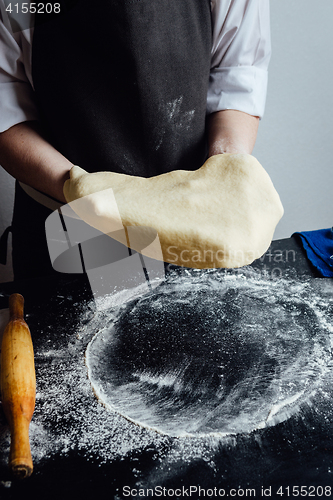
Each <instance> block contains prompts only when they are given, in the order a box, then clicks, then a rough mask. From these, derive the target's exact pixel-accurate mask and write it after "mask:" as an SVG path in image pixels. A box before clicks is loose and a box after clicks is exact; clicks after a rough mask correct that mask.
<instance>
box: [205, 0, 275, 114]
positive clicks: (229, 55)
mask: <svg viewBox="0 0 333 500" xmlns="http://www.w3.org/2000/svg"><path fill="white" fill-rule="evenodd" d="M211 6H212V22H213V46H212V60H211V72H210V81H209V89H208V96H207V113H214V112H215V111H220V110H224V109H235V110H238V111H244V112H245V113H248V114H250V115H253V116H259V117H260V118H261V117H262V116H263V114H264V109H265V102H266V93H267V75H268V72H267V69H268V64H269V60H270V55H271V38H270V19H269V0H229V1H223V0H212V2H211Z"/></svg>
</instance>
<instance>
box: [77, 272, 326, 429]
mask: <svg viewBox="0 0 333 500" xmlns="http://www.w3.org/2000/svg"><path fill="white" fill-rule="evenodd" d="M330 357H331V356H330V348H329V346H328V335H327V332H326V331H325V329H324V328H323V327H322V326H321V325H320V321H319V320H318V314H317V311H316V308H315V305H313V304H311V303H308V302H307V301H304V299H302V298H300V296H298V295H297V294H295V290H293V289H292V287H290V288H288V286H286V284H285V282H284V281H281V282H278V281H277V282H275V283H273V282H272V281H267V282H265V281H264V280H261V281H258V280H254V279H242V278H241V277H239V276H238V277H237V276H227V277H224V278H223V279H221V278H214V275H209V274H208V275H206V276H204V277H200V278H198V279H192V278H191V279H189V280H181V279H180V280H179V281H175V282H174V283H166V284H163V285H161V286H160V287H158V288H156V289H155V290H154V291H153V292H151V293H149V294H147V295H145V296H143V297H141V298H136V299H134V300H132V301H130V302H129V303H127V304H125V305H123V306H122V307H121V308H120V310H119V311H118V313H117V314H116V315H115V316H114V315H113V316H112V318H111V319H110V320H109V321H107V324H106V325H105V328H103V330H101V331H99V332H98V333H97V334H96V335H95V336H94V337H93V339H92V340H91V342H90V344H89V345H88V348H87V351H86V363H87V366H88V375H89V378H90V381H91V384H92V387H93V390H94V392H95V394H96V396H97V397H98V398H99V400H100V401H101V402H102V403H103V404H104V405H105V406H106V407H108V408H109V409H112V410H115V411H117V412H119V413H120V414H121V415H123V416H124V417H126V418H127V419H129V420H131V421H133V422H135V423H137V424H140V425H142V426H144V427H148V428H151V429H155V430H156V431H159V432H161V433H165V434H169V435H172V436H184V435H185V436H186V435H197V436H198V435H226V434H234V433H240V432H251V431H252V430H254V429H258V428H262V427H265V426H268V425H274V424H276V423H278V422H281V421H283V420H285V419H286V418H288V417H289V416H290V415H291V414H293V413H294V412H295V411H296V410H297V409H298V408H299V406H300V405H301V404H302V403H304V401H306V400H307V399H308V398H309V397H310V396H311V394H313V393H314V392H315V391H316V388H317V387H318V384H320V380H321V378H322V376H323V373H324V372H325V366H326V364H325V363H326V362H325V360H327V362H328V360H329V359H330Z"/></svg>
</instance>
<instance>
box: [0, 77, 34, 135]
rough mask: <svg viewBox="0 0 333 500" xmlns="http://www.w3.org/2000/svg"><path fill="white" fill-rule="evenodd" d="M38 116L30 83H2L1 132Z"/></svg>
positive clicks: (0, 101) (0, 85)
mask: <svg viewBox="0 0 333 500" xmlns="http://www.w3.org/2000/svg"><path fill="white" fill-rule="evenodd" d="M38 118H39V115H38V111H37V108H36V106H35V104H34V95H33V90H32V88H31V86H30V84H29V83H25V82H8V83H1V84H0V133H1V132H4V131H5V130H8V129H9V128H10V127H12V126H13V125H17V124H18V123H22V122H26V121H29V120H38Z"/></svg>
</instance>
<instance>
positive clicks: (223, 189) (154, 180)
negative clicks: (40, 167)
mask: <svg viewBox="0 0 333 500" xmlns="http://www.w3.org/2000/svg"><path fill="white" fill-rule="evenodd" d="M110 188H112V191H113V195H114V197H112V196H110V195H109V194H108V193H107V192H105V190H107V189H110ZM103 191H104V193H103ZM64 195H65V198H66V200H67V202H68V203H71V202H73V201H74V200H77V199H78V198H83V197H85V200H86V201H87V204H86V207H85V209H80V208H77V207H78V205H75V203H74V204H72V206H73V209H74V210H75V211H76V212H77V213H78V215H79V216H80V217H81V218H82V219H83V220H85V221H86V222H87V223H88V224H90V225H92V226H93V227H96V228H97V229H99V230H100V231H102V232H104V233H107V234H110V236H112V237H114V238H115V239H117V240H118V241H121V242H123V243H125V244H126V243H127V244H128V246H131V247H132V248H133V249H134V250H138V251H141V252H142V253H143V254H144V255H148V256H149V257H152V258H159V257H158V255H157V254H156V252H154V250H153V248H154V245H150V246H149V245H148V240H149V241H150V242H151V241H152V239H153V235H156V232H157V234H158V237H159V241H160V244H161V249H162V254H163V256H162V258H163V260H164V261H165V262H169V263H171V264H176V265H182V266H185V267H192V268H198V269H204V268H214V267H225V268H234V267H241V266H244V265H247V264H250V263H251V262H252V261H253V260H255V259H256V258H259V257H260V256H261V255H263V254H264V253H265V251H266V250H267V249H268V247H269V245H270V243H271V241H272V238H273V233H274V230H275V227H276V225H277V223H278V221H279V220H280V218H281V217H282V215H283V207H282V204H281V201H280V198H279V195H278V193H277V192H276V190H275V188H274V186H273V183H272V181H271V179H270V177H269V175H268V174H267V172H266V171H265V170H264V168H263V167H262V166H261V165H260V163H259V162H258V161H257V160H256V159H255V158H254V157H253V156H251V155H246V154H223V155H216V156H212V157H210V158H209V159H208V160H207V161H206V163H205V164H204V165H203V166H202V167H201V168H199V169H198V170H195V171H193V172H192V171H185V170H176V171H173V172H169V173H166V174H162V175H158V176H156V177H151V178H143V177H135V176H130V175H125V174H118V173H114V172H97V173H92V174H89V173H87V172H86V171H84V170H83V169H81V168H80V167H77V166H74V167H73V168H72V169H71V172H70V179H69V180H67V181H66V182H65V185H64ZM119 216H120V219H119ZM119 220H121V223H122V225H123V226H125V227H126V228H128V229H131V230H132V232H131V237H130V243H129V242H128V235H127V238H126V236H125V232H124V231H119V229H120V226H119ZM111 233H112V234H111ZM144 247H147V248H144Z"/></svg>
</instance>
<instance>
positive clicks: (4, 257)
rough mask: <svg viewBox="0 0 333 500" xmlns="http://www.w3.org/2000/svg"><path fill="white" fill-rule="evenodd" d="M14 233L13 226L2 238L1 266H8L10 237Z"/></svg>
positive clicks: (0, 241)
mask: <svg viewBox="0 0 333 500" xmlns="http://www.w3.org/2000/svg"><path fill="white" fill-rule="evenodd" d="M11 232H12V226H9V227H7V229H6V230H5V231H4V233H3V234H2V235H1V237H0V264H3V265H4V266H5V265H6V264H7V253H8V252H7V249H8V236H9V233H11Z"/></svg>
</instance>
